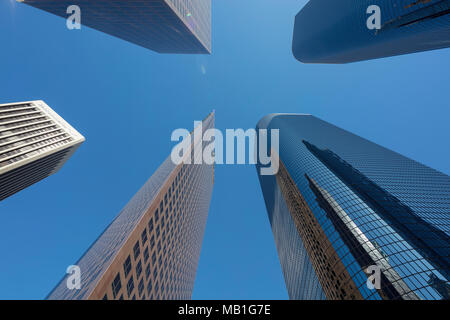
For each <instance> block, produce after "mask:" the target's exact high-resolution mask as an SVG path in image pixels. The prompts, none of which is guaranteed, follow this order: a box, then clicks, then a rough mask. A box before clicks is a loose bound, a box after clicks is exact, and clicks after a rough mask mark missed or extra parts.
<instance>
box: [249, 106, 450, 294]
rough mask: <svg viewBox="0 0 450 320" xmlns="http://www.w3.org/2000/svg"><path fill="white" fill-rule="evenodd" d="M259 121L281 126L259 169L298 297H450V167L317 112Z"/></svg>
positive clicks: (292, 288)
mask: <svg viewBox="0 0 450 320" xmlns="http://www.w3.org/2000/svg"><path fill="white" fill-rule="evenodd" d="M257 128H258V129H269V130H271V129H279V148H277V147H273V148H272V154H271V157H272V161H277V159H278V160H279V170H278V172H277V173H276V174H275V175H272V176H268V175H266V176H265V175H260V168H261V167H262V166H261V165H260V164H258V165H257V171H258V174H259V181H260V184H261V188H262V191H263V195H264V200H265V203H266V208H267V211H268V216H269V221H270V224H271V227H272V231H273V234H274V238H275V243H276V247H277V250H278V255H279V259H280V262H281V266H282V270H283V273H284V278H285V282H286V286H287V289H288V293H289V296H290V298H291V299H325V298H327V299H444V298H448V297H449V295H450V286H449V278H450V268H449V266H450V236H449V234H450V177H449V176H447V175H445V174H443V173H441V172H438V171H436V170H433V169H431V168H429V167H426V166H424V165H422V164H420V163H418V162H416V161H414V160H411V159H408V158H406V157H404V156H402V155H400V154H398V153H395V152H393V151H391V150H388V149H386V148H384V147H381V146H379V145H377V144H375V143H372V142H370V141H368V140H365V139H363V138H361V137H358V136H356V135H354V134H352V133H350V132H348V131H345V130H342V129H340V128H338V127H335V126H333V125H331V124H329V123H327V122H325V121H322V120H320V119H318V118H315V117H313V116H311V115H292V114H291V115H288V114H272V115H268V116H266V117H264V118H263V119H261V120H260V122H259V123H258V125H257ZM263 142H264V141H263V140H262V142H261V143H263ZM269 147H272V145H270V144H269ZM277 149H279V152H276V150H277ZM269 150H270V149H269ZM368 280H369V283H368ZM372 285H375V288H373V286H372Z"/></svg>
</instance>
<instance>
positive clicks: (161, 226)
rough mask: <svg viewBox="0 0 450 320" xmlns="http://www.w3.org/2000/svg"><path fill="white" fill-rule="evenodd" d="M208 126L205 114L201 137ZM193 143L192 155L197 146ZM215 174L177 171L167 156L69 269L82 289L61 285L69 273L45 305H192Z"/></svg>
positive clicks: (207, 169)
mask: <svg viewBox="0 0 450 320" xmlns="http://www.w3.org/2000/svg"><path fill="white" fill-rule="evenodd" d="M213 127H214V113H211V114H210V115H208V117H207V118H206V119H204V120H203V123H202V130H203V132H204V130H207V129H209V128H213ZM198 128H199V127H197V129H198ZM203 132H202V133H203ZM193 136H194V138H193V139H192V143H191V145H190V147H189V148H190V150H191V154H194V148H195V146H197V145H199V144H200V143H202V144H203V142H202V140H199V138H198V136H197V137H195V134H194V135H193ZM191 154H189V153H187V152H186V154H185V155H183V156H184V157H187V156H191ZM213 175H214V165H208V164H187V163H181V164H179V165H175V164H174V163H173V162H172V159H171V157H170V156H169V157H168V158H167V159H166V160H165V161H164V162H163V163H162V164H161V166H160V167H159V168H158V170H157V171H156V172H155V173H154V174H153V175H152V176H151V177H150V179H149V180H148V181H147V182H146V183H145V184H144V186H143V187H142V188H141V189H140V190H139V191H138V192H137V193H136V195H135V196H134V197H133V198H132V199H131V200H130V201H129V202H128V204H127V205H126V206H125V207H124V208H123V209H122V211H120V213H119V214H118V215H117V217H116V218H115V219H114V220H113V221H112V223H111V224H110V225H109V226H108V227H107V228H106V230H105V231H104V232H103V233H102V234H101V235H100V237H99V238H98V239H97V240H96V241H95V242H94V243H93V244H92V245H91V247H90V248H89V249H88V250H87V251H86V253H85V254H84V255H83V256H82V257H81V259H80V260H79V261H78V262H76V263H75V265H76V266H78V267H79V271H80V275H81V278H80V279H81V282H80V288H79V289H77V288H76V287H75V288H73V287H70V286H68V285H67V284H68V282H69V283H70V281H71V278H70V276H71V275H70V274H68V275H66V276H65V277H64V278H63V279H62V280H61V281H60V282H59V284H58V285H57V286H56V288H55V289H54V290H53V291H52V292H51V293H50V294H49V296H48V297H47V298H48V299H90V300H98V299H116V300H121V299H152V300H153V299H190V298H191V294H192V289H193V286H194V280H195V274H196V270H197V265H198V259H199V255H200V249H201V244H202V240H203V234H204V230H205V225H206V220H207V216H208V210H209V203H210V200H211V195H212V189H213V183H214V182H213V181H214V180H213V179H214V177H213ZM71 288H73V289H71Z"/></svg>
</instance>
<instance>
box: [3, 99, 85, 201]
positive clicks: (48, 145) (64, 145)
mask: <svg viewBox="0 0 450 320" xmlns="http://www.w3.org/2000/svg"><path fill="white" fill-rule="evenodd" d="M84 140H85V139H84V137H83V136H82V135H81V134H80V133H79V132H78V131H76V130H75V129H74V128H73V127H72V126H71V125H70V124H68V123H67V122H66V121H65V120H64V119H63V118H61V117H60V116H59V115H58V114H57V113H56V112H55V111H53V110H52V109H51V108H50V107H49V106H48V105H47V104H46V103H45V102H44V101H42V100H36V101H25V102H17V103H7V104H0V201H1V200H3V199H5V198H7V197H9V196H11V195H13V194H15V193H17V192H19V191H21V190H23V189H25V188H27V187H29V186H31V185H32V184H34V183H37V182H39V181H40V180H42V179H44V178H46V177H48V176H49V175H52V174H54V173H56V172H57V171H58V170H59V169H61V167H62V166H63V165H64V163H65V162H66V161H67V160H68V159H69V158H70V157H71V156H72V155H73V153H74V152H75V151H76V150H77V149H78V147H79V146H80V145H81V144H82V143H83V142H84Z"/></svg>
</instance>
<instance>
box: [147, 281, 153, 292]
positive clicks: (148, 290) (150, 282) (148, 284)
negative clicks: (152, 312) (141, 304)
mask: <svg viewBox="0 0 450 320" xmlns="http://www.w3.org/2000/svg"><path fill="white" fill-rule="evenodd" d="M150 292H152V280H149V281H148V283H147V293H148V295H149V296H150Z"/></svg>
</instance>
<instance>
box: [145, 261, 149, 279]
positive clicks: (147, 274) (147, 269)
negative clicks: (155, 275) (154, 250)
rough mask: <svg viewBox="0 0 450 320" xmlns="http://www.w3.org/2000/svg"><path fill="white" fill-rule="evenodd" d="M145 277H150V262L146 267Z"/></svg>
mask: <svg viewBox="0 0 450 320" xmlns="http://www.w3.org/2000/svg"><path fill="white" fill-rule="evenodd" d="M145 278H146V279H147V280H148V278H150V263H149V264H148V265H147V267H145Z"/></svg>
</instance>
